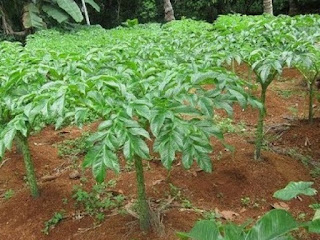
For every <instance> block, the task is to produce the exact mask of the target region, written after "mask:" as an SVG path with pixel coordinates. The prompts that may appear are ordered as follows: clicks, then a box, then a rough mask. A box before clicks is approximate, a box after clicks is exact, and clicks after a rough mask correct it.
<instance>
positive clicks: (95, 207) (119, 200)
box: [72, 180, 125, 221]
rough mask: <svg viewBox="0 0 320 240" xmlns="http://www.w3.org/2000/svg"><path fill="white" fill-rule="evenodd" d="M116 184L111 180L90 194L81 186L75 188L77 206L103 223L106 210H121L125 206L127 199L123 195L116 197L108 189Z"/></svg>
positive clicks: (96, 187) (94, 188)
mask: <svg viewBox="0 0 320 240" xmlns="http://www.w3.org/2000/svg"><path fill="white" fill-rule="evenodd" d="M115 184H116V182H115V180H111V181H109V182H108V183H107V184H105V183H102V184H96V185H94V186H93V188H92V190H91V191H90V192H89V191H86V190H84V189H83V188H82V187H81V186H75V187H74V190H73V195H72V197H73V199H75V200H76V204H77V206H79V207H82V208H83V209H84V211H85V213H87V214H89V215H90V216H94V217H95V218H96V219H97V220H98V221H102V220H103V219H104V212H105V211H106V210H111V209H115V208H119V207H120V206H122V205H123V202H124V199H125V197H124V196H123V195H121V194H120V195H116V196H114V195H113V193H112V192H110V191H107V188H110V187H114V186H115Z"/></svg>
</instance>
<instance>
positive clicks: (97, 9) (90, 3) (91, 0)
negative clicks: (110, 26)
mask: <svg viewBox="0 0 320 240" xmlns="http://www.w3.org/2000/svg"><path fill="white" fill-rule="evenodd" d="M84 1H85V2H86V3H88V4H89V5H90V6H91V7H93V8H94V9H95V10H96V11H97V12H100V6H99V5H98V4H96V3H95V1H93V0H84Z"/></svg>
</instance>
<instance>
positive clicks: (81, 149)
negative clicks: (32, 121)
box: [57, 133, 89, 159]
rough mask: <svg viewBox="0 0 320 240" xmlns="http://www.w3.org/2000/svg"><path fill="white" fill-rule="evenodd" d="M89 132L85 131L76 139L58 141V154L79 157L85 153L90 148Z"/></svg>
mask: <svg viewBox="0 0 320 240" xmlns="http://www.w3.org/2000/svg"><path fill="white" fill-rule="evenodd" d="M88 136H89V133H83V134H82V136H81V137H79V138H76V139H69V140H64V141H63V142H60V143H58V145H57V147H58V155H59V157H70V158H74V159H77V158H78V156H80V155H83V154H85V153H86V152H87V150H88V145H87V143H86V139H87V138H88Z"/></svg>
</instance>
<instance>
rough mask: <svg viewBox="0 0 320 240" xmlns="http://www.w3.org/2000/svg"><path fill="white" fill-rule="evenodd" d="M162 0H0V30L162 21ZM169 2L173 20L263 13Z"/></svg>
mask: <svg viewBox="0 0 320 240" xmlns="http://www.w3.org/2000/svg"><path fill="white" fill-rule="evenodd" d="M265 1H268V0H265ZM83 2H84V3H85V5H86V8H84V5H83ZM165 2H169V3H170V1H164V0H133V1H131V0H117V1H115V0H114V1H113V0H108V1H102V0H84V1H81V0H54V1H46V0H12V1H7V0H1V1H0V17H1V24H0V33H1V32H2V33H4V34H9V36H12V35H13V36H15V37H19V36H25V35H26V34H28V33H30V31H32V29H34V28H36V29H38V28H44V27H57V26H58V27H63V28H70V26H71V25H70V24H71V23H80V22H82V23H84V22H87V23H89V22H91V23H93V24H99V25H101V26H103V27H107V28H110V27H114V26H118V25H120V24H121V23H122V22H125V21H126V20H127V19H134V18H137V19H138V20H139V22H141V23H147V22H164V21H165V18H166V17H165V12H166V11H167V10H164V3H165ZM271 2H272V1H271ZM171 3H172V6H173V9H174V14H175V16H176V18H177V19H181V18H183V17H187V18H193V19H197V20H206V21H208V22H212V21H213V20H215V19H216V18H217V17H218V16H219V15H221V14H228V13H240V14H247V15H251V14H253V15H257V14H262V13H263V12H264V5H263V1H262V0H213V1H206V0H188V1H171ZM84 10H85V11H84ZM86 12H88V17H87V14H86ZM273 13H274V14H275V15H279V14H290V15H296V14H299V13H319V10H318V2H317V0H280V1H274V2H273ZM169 19H171V18H169ZM0 36H1V35H0Z"/></svg>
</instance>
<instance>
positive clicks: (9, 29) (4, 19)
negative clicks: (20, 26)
mask: <svg viewBox="0 0 320 240" xmlns="http://www.w3.org/2000/svg"><path fill="white" fill-rule="evenodd" d="M0 17H1V22H2V29H3V31H4V33H5V34H6V35H10V34H12V33H13V30H12V27H11V24H10V22H9V20H8V18H7V15H6V13H5V11H4V9H3V8H2V6H1V5H0Z"/></svg>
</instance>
